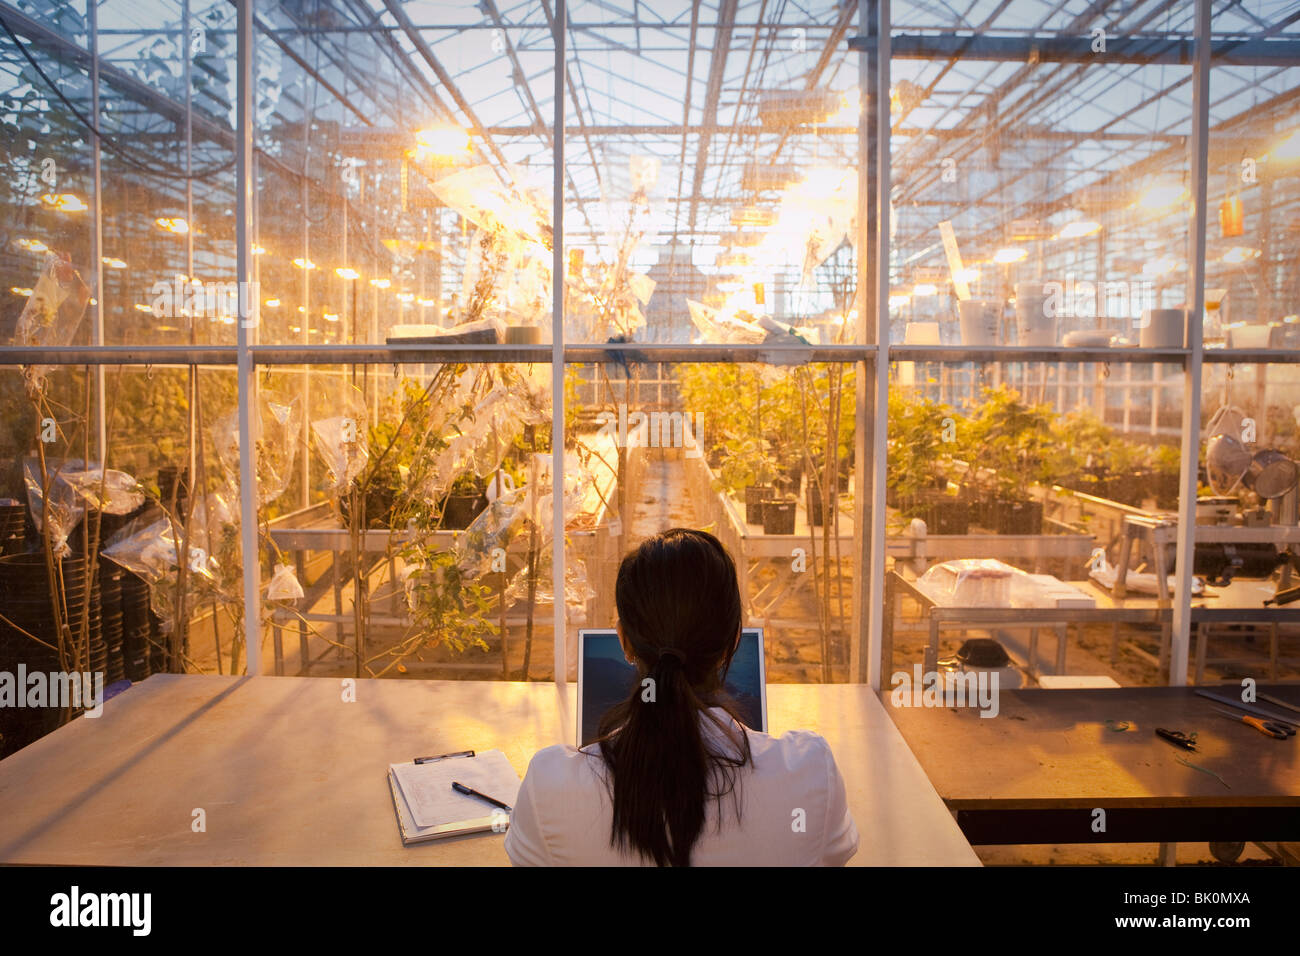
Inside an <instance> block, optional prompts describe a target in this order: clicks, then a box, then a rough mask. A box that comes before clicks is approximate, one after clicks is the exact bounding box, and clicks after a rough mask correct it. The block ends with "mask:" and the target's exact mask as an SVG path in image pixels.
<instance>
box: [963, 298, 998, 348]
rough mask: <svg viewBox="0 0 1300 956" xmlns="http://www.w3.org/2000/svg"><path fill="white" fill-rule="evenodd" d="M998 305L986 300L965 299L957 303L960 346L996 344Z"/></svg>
mask: <svg viewBox="0 0 1300 956" xmlns="http://www.w3.org/2000/svg"><path fill="white" fill-rule="evenodd" d="M998 305H999V303H997V302H993V301H990V300H988V299H966V300H965V301H962V302H958V303H957V316H958V319H959V321H960V323H961V344H962V345H997V344H998Z"/></svg>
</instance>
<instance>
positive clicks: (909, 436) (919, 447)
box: [887, 392, 965, 533]
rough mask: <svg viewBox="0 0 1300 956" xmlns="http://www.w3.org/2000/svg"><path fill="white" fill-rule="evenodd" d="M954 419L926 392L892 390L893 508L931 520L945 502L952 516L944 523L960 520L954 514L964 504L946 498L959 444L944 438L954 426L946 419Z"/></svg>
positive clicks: (890, 462) (890, 479)
mask: <svg viewBox="0 0 1300 956" xmlns="http://www.w3.org/2000/svg"><path fill="white" fill-rule="evenodd" d="M954 418H955V413H954V412H953V410H952V409H951V408H949V407H948V406H947V405H944V404H942V403H940V402H936V401H933V400H932V399H929V398H927V397H925V396H917V397H914V398H905V397H903V395H902V394H901V393H897V392H894V393H891V394H890V396H889V440H888V450H887V462H888V471H887V475H888V484H889V487H892V489H893V490H894V494H895V500H896V502H897V504H896V505H895V507H897V508H898V509H899V510H900V511H901V512H902V513H903V516H904V517H920V518H923V519H925V520H926V522H927V524H931V525H933V524H935V523H936V516H935V514H934V509H935V508H936V507H943V508H944V509H945V512H946V514H947V515H949V517H947V518H946V519H945V520H946V522H947V523H948V524H953V523H959V519H957V518H955V517H951V514H952V512H953V509H956V508H961V507H964V504H965V503H964V502H959V501H958V500H957V499H956V498H952V499H951V503H950V502H949V501H947V500H945V499H949V498H950V497H951V496H949V495H948V494H946V489H947V486H948V479H947V476H946V475H945V474H944V473H943V471H944V468H945V467H947V466H950V465H951V457H952V449H953V448H954V447H955V444H956V443H955V441H945V438H948V437H950V432H951V430H952V429H950V427H949V425H950V423H949V421H948V420H949V419H954ZM953 424H955V422H954V423H953ZM941 489H942V490H941ZM950 533H956V532H950ZM960 533H965V532H960Z"/></svg>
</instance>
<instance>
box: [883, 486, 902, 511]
mask: <svg viewBox="0 0 1300 956" xmlns="http://www.w3.org/2000/svg"><path fill="white" fill-rule="evenodd" d="M898 502H899V498H898V489H896V488H895V487H894V486H893V485H886V486H885V504H886V505H887V506H888V507H890V508H897V507H899V504H898Z"/></svg>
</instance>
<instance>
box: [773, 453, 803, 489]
mask: <svg viewBox="0 0 1300 956" xmlns="http://www.w3.org/2000/svg"><path fill="white" fill-rule="evenodd" d="M777 481H778V482H779V483H780V484H781V485H782V487H783V489H784V490H785V491H786V492H788V493H789V494H792V495H798V494H799V488H800V486H801V484H802V483H803V462H801V461H800V462H796V463H795V464H793V465H791V466H790V467H789V468H783V469H781V477H780V478H778V479H777Z"/></svg>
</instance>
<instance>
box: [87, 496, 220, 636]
mask: <svg viewBox="0 0 1300 956" xmlns="http://www.w3.org/2000/svg"><path fill="white" fill-rule="evenodd" d="M184 540H185V532H184V530H183V529H182V528H181V527H180V526H178V525H177V524H176V523H175V522H173V521H172V519H171V517H170V516H169V515H167V514H164V515H163V517H161V518H159V519H157V520H150V519H149V518H147V517H141V518H137V519H136V520H135V521H132V522H131V523H130V524H128V525H127V526H126V527H125V528H123V529H121V530H120V531H119V532H118V533H117V534H115V535H113V537H112V538H110V539H109V541H108V546H107V547H106V548H104V550H103V551H102V552H101V553H102V554H103V556H104V557H106V558H108V559H109V560H110V561H113V562H115V563H117V564H120V565H121V566H122V567H124V568H126V569H127V570H128V571H131V572H132V573H134V574H135V575H137V576H139V577H140V578H142V579H143V580H144V581H145V582H146V583H147V584H148V585H149V604H150V607H152V608H153V612H154V613H155V614H157V615H158V617H160V618H161V619H162V621H163V630H165V631H170V630H171V626H172V623H173V622H174V621H175V618H176V591H177V583H178V578H179V563H180V561H181V560H182V559H183V560H185V562H186V582H187V588H186V590H187V593H188V594H190V595H192V602H193V603H191V605H190V606H191V607H193V606H194V604H197V603H200V602H202V601H205V600H209V599H212V600H217V601H221V602H223V603H232V602H238V600H239V598H240V594H241V583H242V582H241V581H240V578H239V571H240V560H239V528H238V525H237V524H236V521H235V516H234V513H233V512H232V511H231V509H230V506H229V505H228V504H227V503H226V501H225V499H224V498H222V497H221V496H220V495H217V494H209V495H207V496H205V497H203V498H199V499H197V500H196V501H195V504H194V509H193V518H192V519H191V521H190V525H189V542H188V549H186V550H185V553H184V555H182V548H183V542H184Z"/></svg>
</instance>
